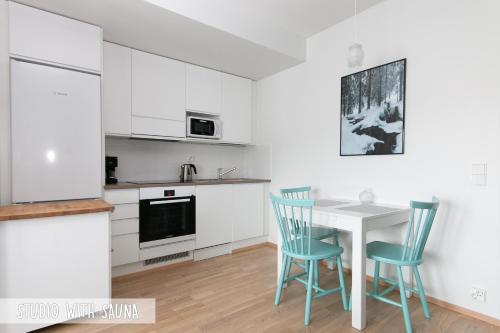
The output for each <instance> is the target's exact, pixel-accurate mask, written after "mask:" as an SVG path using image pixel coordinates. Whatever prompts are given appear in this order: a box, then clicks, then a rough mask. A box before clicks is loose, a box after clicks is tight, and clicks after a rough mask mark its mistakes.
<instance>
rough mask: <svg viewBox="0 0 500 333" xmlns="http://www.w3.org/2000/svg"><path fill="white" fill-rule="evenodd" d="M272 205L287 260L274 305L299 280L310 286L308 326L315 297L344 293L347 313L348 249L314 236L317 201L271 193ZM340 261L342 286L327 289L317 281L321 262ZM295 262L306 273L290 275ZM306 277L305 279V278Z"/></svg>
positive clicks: (307, 314)
mask: <svg viewBox="0 0 500 333" xmlns="http://www.w3.org/2000/svg"><path fill="white" fill-rule="evenodd" d="M270 197H271V202H272V206H273V210H274V214H275V217H276V222H277V224H278V229H279V232H280V234H281V239H282V247H281V249H282V252H283V261H282V265H281V272H280V275H279V280H278V286H277V289H276V297H275V300H274V303H275V304H276V305H279V303H280V299H281V291H282V289H283V285H284V284H285V283H288V282H290V281H293V280H295V281H298V282H300V283H302V284H304V285H305V286H306V289H307V296H306V307H305V317H304V324H305V325H309V323H310V322H311V302H312V299H313V292H314V293H315V294H314V298H318V297H322V296H326V295H330V294H334V293H338V292H340V293H341V295H342V304H343V306H344V310H347V309H348V304H347V296H346V291H345V282H344V272H343V271H342V260H341V257H340V255H341V254H342V252H344V249H343V248H341V247H339V246H335V245H331V244H326V243H324V242H321V241H319V240H315V239H313V238H312V236H311V234H312V233H311V232H310V230H311V228H312V208H313V206H314V200H310V199H309V200H308V199H305V200H300V199H286V198H282V197H278V196H275V195H273V194H272V193H271V194H270ZM332 257H336V258H337V266H338V272H339V281H340V287H338V288H334V289H329V290H324V289H321V288H320V287H319V286H318V285H316V284H315V283H314V282H313V279H314V276H315V275H316V276H317V275H318V272H317V270H318V265H317V262H318V261H319V260H324V259H327V258H332ZM292 259H296V260H303V261H304V263H305V266H306V267H307V268H308V269H307V270H306V271H303V272H301V273H298V274H296V275H294V276H289V272H290V265H291V262H292ZM304 276H305V279H302V277H304Z"/></svg>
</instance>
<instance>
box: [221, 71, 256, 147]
mask: <svg viewBox="0 0 500 333" xmlns="http://www.w3.org/2000/svg"><path fill="white" fill-rule="evenodd" d="M221 120H222V139H223V140H224V141H225V142H231V143H250V142H251V141H252V81H251V80H249V79H244V78H242V77H239V76H234V75H229V74H225V73H223V74H222V112H221Z"/></svg>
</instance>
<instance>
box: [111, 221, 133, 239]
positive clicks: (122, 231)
mask: <svg viewBox="0 0 500 333" xmlns="http://www.w3.org/2000/svg"><path fill="white" fill-rule="evenodd" d="M134 233H139V219H123V220H114V221H111V235H112V236H119V235H126V234H134Z"/></svg>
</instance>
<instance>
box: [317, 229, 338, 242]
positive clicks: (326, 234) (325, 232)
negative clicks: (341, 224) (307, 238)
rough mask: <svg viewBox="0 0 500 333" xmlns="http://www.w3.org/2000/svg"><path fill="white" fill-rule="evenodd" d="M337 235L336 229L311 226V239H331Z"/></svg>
mask: <svg viewBox="0 0 500 333" xmlns="http://www.w3.org/2000/svg"><path fill="white" fill-rule="evenodd" d="M338 234H339V231H338V230H337V229H332V228H325V227H316V226H313V227H312V234H311V237H312V238H313V239H317V240H322V239H326V238H332V237H333V236H335V235H338Z"/></svg>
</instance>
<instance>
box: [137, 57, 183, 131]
mask: <svg viewBox="0 0 500 333" xmlns="http://www.w3.org/2000/svg"><path fill="white" fill-rule="evenodd" d="M185 89H186V64H185V63H183V62H180V61H177V60H172V59H169V58H164V57H160V56H157V55H153V54H149V53H145V52H140V51H136V50H132V134H136V135H147V136H170V137H185V135H186V101H185V96H186V94H185Z"/></svg>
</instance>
